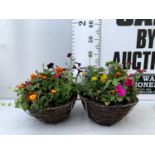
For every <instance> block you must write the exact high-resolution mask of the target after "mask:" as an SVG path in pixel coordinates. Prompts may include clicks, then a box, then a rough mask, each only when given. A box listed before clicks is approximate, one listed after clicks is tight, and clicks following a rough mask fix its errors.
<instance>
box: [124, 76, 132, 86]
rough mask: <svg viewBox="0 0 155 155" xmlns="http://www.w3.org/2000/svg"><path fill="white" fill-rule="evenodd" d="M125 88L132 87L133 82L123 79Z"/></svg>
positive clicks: (129, 79)
mask: <svg viewBox="0 0 155 155" xmlns="http://www.w3.org/2000/svg"><path fill="white" fill-rule="evenodd" d="M125 86H127V87H133V86H134V80H133V79H131V78H127V79H125Z"/></svg>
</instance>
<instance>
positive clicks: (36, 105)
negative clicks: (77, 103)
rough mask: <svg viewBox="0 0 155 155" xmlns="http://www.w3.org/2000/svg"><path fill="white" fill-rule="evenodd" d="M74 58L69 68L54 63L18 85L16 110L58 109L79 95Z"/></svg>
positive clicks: (16, 89)
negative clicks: (73, 67)
mask: <svg viewBox="0 0 155 155" xmlns="http://www.w3.org/2000/svg"><path fill="white" fill-rule="evenodd" d="M73 63H74V62H73V58H72V59H71V58H70V62H69V66H68V68H65V69H64V68H61V67H58V66H55V65H54V64H53V63H51V64H50V65H48V67H47V68H45V67H44V66H43V71H42V72H38V71H36V72H35V73H34V74H32V75H31V77H30V79H29V80H28V81H26V82H24V83H22V84H20V85H17V87H16V88H15V90H14V91H15V92H16V94H17V99H16V101H15V107H16V108H22V109H23V110H30V109H38V110H44V109H45V108H46V107H49V106H50V107H57V106H61V105H63V104H65V103H67V102H68V101H69V100H71V99H72V98H73V97H74V96H76V95H77V85H76V80H75V77H73V74H72V71H71V70H72V67H71V65H73Z"/></svg>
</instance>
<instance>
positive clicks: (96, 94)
mask: <svg viewBox="0 0 155 155" xmlns="http://www.w3.org/2000/svg"><path fill="white" fill-rule="evenodd" d="M129 65H130V64H127V65H126V67H125V69H124V68H123V67H122V65H120V64H118V63H116V62H107V63H106V66H107V69H104V68H103V67H100V68H95V67H94V66H88V67H87V68H85V70H84V73H83V79H82V82H81V83H80V84H79V87H78V90H79V93H80V94H81V95H83V96H86V97H89V98H91V99H94V100H96V101H99V102H102V103H103V104H105V105H114V104H125V103H128V102H133V101H135V99H136V96H137V94H138V90H137V88H136V87H135V82H136V81H138V79H139V78H140V76H141V75H142V73H139V72H136V73H135V74H128V69H129Z"/></svg>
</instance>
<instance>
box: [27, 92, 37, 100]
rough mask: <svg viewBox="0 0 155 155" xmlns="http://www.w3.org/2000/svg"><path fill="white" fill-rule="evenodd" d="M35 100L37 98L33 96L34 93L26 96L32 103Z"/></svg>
mask: <svg viewBox="0 0 155 155" xmlns="http://www.w3.org/2000/svg"><path fill="white" fill-rule="evenodd" d="M36 98H37V94H35V93H32V94H30V95H29V96H28V99H29V100H30V101H34V100H36Z"/></svg>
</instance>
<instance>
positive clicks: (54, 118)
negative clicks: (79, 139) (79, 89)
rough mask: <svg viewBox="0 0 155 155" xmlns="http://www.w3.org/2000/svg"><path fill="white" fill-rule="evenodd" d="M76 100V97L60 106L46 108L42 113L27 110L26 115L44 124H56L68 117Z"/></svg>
mask: <svg viewBox="0 0 155 155" xmlns="http://www.w3.org/2000/svg"><path fill="white" fill-rule="evenodd" d="M76 98H77V96H75V97H74V98H73V99H72V100H71V101H69V102H68V103H66V104H64V105H62V106H58V107H48V108H46V109H45V110H44V111H38V110H29V111H28V113H29V114H30V115H31V116H34V117H36V118H37V119H39V120H40V121H43V122H46V123H58V122H61V121H63V120H65V119H67V118H68V117H69V115H70V112H71V110H72V108H73V106H74V104H75V101H76Z"/></svg>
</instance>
